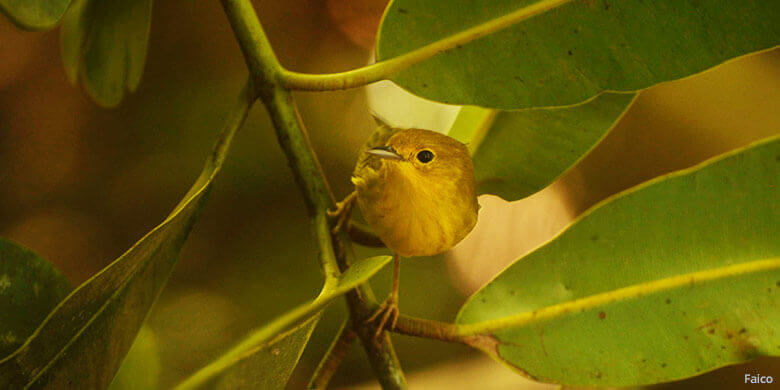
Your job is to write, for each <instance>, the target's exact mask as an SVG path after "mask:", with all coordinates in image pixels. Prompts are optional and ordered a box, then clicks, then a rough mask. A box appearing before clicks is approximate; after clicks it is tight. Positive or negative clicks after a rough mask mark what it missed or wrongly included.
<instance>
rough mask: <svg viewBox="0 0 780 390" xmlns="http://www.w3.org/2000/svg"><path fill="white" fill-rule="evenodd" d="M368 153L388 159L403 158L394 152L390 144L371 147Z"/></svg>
mask: <svg viewBox="0 0 780 390" xmlns="http://www.w3.org/2000/svg"><path fill="white" fill-rule="evenodd" d="M368 153H369V154H373V155H374V156H379V157H382V158H386V159H388V160H403V157H401V156H400V155H398V153H396V152H395V150H394V149H393V148H392V147H390V146H380V147H377V148H371V149H368Z"/></svg>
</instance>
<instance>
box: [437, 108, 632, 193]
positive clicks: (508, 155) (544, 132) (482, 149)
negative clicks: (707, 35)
mask: <svg viewBox="0 0 780 390" xmlns="http://www.w3.org/2000/svg"><path fill="white" fill-rule="evenodd" d="M634 96H635V94H614V93H605V94H601V95H599V96H598V97H596V98H595V99H593V100H591V101H589V102H587V103H584V104H581V105H577V106H571V107H561V108H549V109H534V110H518V111H495V110H490V109H485V108H480V107H467V108H464V109H463V110H462V111H461V113H460V114H459V115H458V119H457V120H456V121H455V124H454V125H453V129H452V130H451V133H450V134H451V135H452V136H453V137H455V138H457V139H459V140H460V141H461V142H468V144H469V150H470V151H471V153H472V156H473V159H474V174H475V176H476V180H477V190H478V191H479V193H481V194H495V195H498V196H500V197H502V198H504V199H506V200H509V201H512V200H518V199H522V198H525V197H526V196H529V195H531V194H533V193H535V192H537V191H539V190H541V189H543V188H544V187H546V186H547V185H549V184H550V183H552V182H553V181H554V180H555V179H557V178H558V177H560V176H561V175H562V174H563V173H564V172H566V171H567V170H568V169H569V168H571V167H572V166H573V165H574V164H576V163H577V162H578V161H579V160H580V159H582V158H583V157H584V156H585V155H586V154H587V153H588V152H590V150H591V149H593V147H595V146H596V145H597V144H598V143H599V142H600V141H601V140H602V139H603V138H604V136H606V135H607V133H608V132H609V131H610V130H611V129H612V127H613V126H614V125H615V124H616V123H617V121H618V120H619V119H620V118H621V117H622V115H623V113H625V112H626V110H627V109H628V106H630V105H631V102H632V101H633V98H634ZM491 112H492V114H490V113H491ZM479 119H482V120H483V122H482V123H474V122H475V121H478V120H479ZM469 128H471V129H472V130H468V129H469ZM474 137H476V138H474Z"/></svg>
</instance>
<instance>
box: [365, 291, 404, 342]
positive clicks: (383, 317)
mask: <svg viewBox="0 0 780 390" xmlns="http://www.w3.org/2000/svg"><path fill="white" fill-rule="evenodd" d="M399 314H400V313H399V311H398V298H396V297H393V296H390V297H388V298H387V299H385V301H384V302H382V304H381V305H379V308H378V309H376V311H375V312H374V314H372V315H371V317H368V319H367V320H366V323H369V322H374V321H376V320H377V319H379V322H378V323H377V325H376V331H375V333H374V338H375V339H379V336H380V335H381V334H382V332H383V331H385V330H393V329H395V324H396V323H397V322H398V316H399ZM388 322H390V324H389V325H390V326H388Z"/></svg>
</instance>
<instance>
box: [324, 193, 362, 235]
mask: <svg viewBox="0 0 780 390" xmlns="http://www.w3.org/2000/svg"><path fill="white" fill-rule="evenodd" d="M355 197H357V192H354V191H353V192H352V193H351V194H349V195H347V197H346V198H344V200H342V201H341V202H336V209H335V210H328V211H327V213H328V216H329V217H331V218H336V224H335V225H333V228H332V229H331V232H332V233H333V234H337V233H338V232H340V231H341V230H342V229H343V228H344V226H345V225H346V223H347V221H348V220H349V216H350V214H352V206H353V205H354V204H355Z"/></svg>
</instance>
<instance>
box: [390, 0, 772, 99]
mask: <svg viewBox="0 0 780 390" xmlns="http://www.w3.org/2000/svg"><path fill="white" fill-rule="evenodd" d="M533 3H534V1H532V0H491V1H473V0H451V1H441V0H394V1H393V2H392V3H391V4H390V6H389V8H388V9H387V11H386V13H385V17H384V20H383V22H382V25H381V27H380V34H379V38H378V42H377V58H378V59H379V60H384V59H388V58H392V57H395V56H398V55H400V54H403V53H406V52H409V51H411V50H413V49H416V48H419V47H422V46H424V45H426V44H428V43H431V42H434V41H436V40H438V39H442V38H445V37H448V36H450V35H452V34H455V33H458V32H460V31H463V30H465V29H467V28H469V27H473V26H476V25H479V24H481V23H484V22H487V21H489V20H491V19H494V18H497V17H500V16H503V15H506V14H508V13H510V12H512V11H516V10H518V9H520V8H522V7H524V6H527V5H529V4H533ZM777 20H780V2H778V1H766V0H743V1H732V0H655V1H636V0H588V1H572V2H570V3H567V4H564V5H562V6H560V7H559V8H557V9H553V10H551V11H548V12H546V13H544V14H541V15H537V16H535V17H533V18H531V19H528V20H526V21H524V22H521V23H519V24H517V25H515V26H512V27H509V28H507V29H504V30H500V31H498V32H495V33H493V34H489V35H487V36H486V37H484V38H481V39H478V40H475V41H472V42H470V43H468V44H465V45H463V46H462V47H459V48H456V49H453V50H450V51H447V52H445V53H443V54H440V55H438V56H435V57H433V58H432V59H430V60H427V61H424V62H422V63H419V64H416V65H415V66H412V67H410V68H408V69H406V70H404V71H401V72H399V73H397V74H395V75H393V76H392V80H393V81H395V82H396V83H398V84H399V85H401V86H402V87H404V88H405V89H407V90H409V91H411V92H412V93H414V94H416V95H419V96H422V97H424V98H427V99H432V100H436V101H440V102H444V103H451V104H461V105H477V106H483V107H493V108H501V109H518V108H528V107H541V106H560V105H569V104H574V103H578V102H581V101H584V100H586V99H588V98H590V97H592V96H595V95H597V94H598V93H600V92H602V91H636V90H639V89H643V88H647V87H649V86H651V85H654V84H657V83H660V82H663V81H667V80H674V79H678V78H681V77H685V76H688V75H691V74H694V73H697V72H701V71H703V70H705V69H707V68H710V67H712V66H715V65H717V64H719V63H722V62H723V61H726V60H728V59H730V58H734V57H737V56H740V55H744V54H747V53H751V52H755V51H759V50H764V49H769V48H772V47H774V46H776V45H777V44H778V42H780V24H778V23H777Z"/></svg>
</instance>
